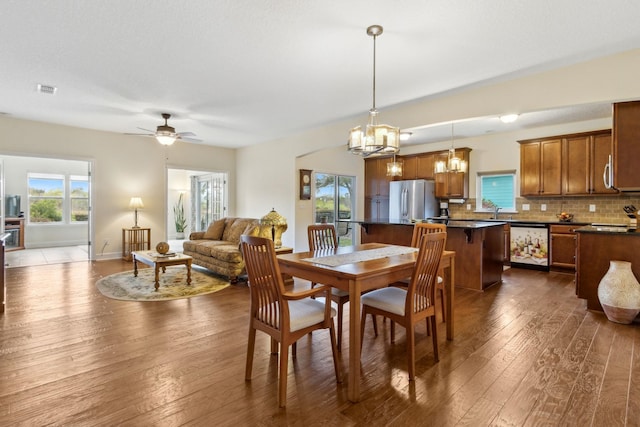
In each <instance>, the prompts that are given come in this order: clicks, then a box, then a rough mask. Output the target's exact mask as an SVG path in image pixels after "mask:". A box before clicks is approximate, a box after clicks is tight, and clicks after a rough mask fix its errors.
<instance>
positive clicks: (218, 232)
mask: <svg viewBox="0 0 640 427" xmlns="http://www.w3.org/2000/svg"><path fill="white" fill-rule="evenodd" d="M223 232H224V218H222V219H219V220H217V221H214V222H212V223H211V225H209V228H207V231H205V233H204V238H205V239H209V240H220V238H221V237H222V233H223Z"/></svg>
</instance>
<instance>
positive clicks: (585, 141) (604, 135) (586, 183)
mask: <svg viewBox="0 0 640 427" xmlns="http://www.w3.org/2000/svg"><path fill="white" fill-rule="evenodd" d="M563 145H564V147H563V148H564V151H563V153H562V156H563V159H562V160H563V166H562V172H563V194H565V195H593V194H616V193H617V191H616V190H614V189H607V188H606V187H605V184H604V180H603V179H602V175H603V173H604V170H605V167H606V165H607V163H608V161H609V156H610V155H611V130H609V129H607V130H602V131H596V132H588V133H580V134H575V135H567V136H565V137H563Z"/></svg>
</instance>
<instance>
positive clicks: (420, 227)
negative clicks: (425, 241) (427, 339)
mask: <svg viewBox="0 0 640 427" xmlns="http://www.w3.org/2000/svg"><path fill="white" fill-rule="evenodd" d="M446 232H447V226H446V225H445V224H431V223H428V222H421V223H417V224H415V225H414V227H413V235H412V236H411V246H412V247H414V248H417V247H418V245H419V244H420V239H421V238H422V236H424V235H425V234H428V233H446ZM436 290H437V291H438V293H439V294H440V308H441V309H442V321H443V322H446V319H447V314H446V311H445V307H446V306H447V294H446V292H445V291H444V279H443V278H442V276H440V275H438V277H437V279H436Z"/></svg>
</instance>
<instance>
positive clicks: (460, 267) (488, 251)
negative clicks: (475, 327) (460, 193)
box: [348, 219, 505, 291]
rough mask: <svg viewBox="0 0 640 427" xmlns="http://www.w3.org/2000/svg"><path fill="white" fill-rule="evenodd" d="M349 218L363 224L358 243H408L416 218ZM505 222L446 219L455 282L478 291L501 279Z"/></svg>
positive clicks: (448, 248) (405, 244)
mask: <svg viewBox="0 0 640 427" xmlns="http://www.w3.org/2000/svg"><path fill="white" fill-rule="evenodd" d="M348 222H352V223H357V224H359V225H360V226H361V227H362V230H361V231H362V232H361V233H360V241H361V243H388V244H393V245H402V246H410V245H411V237H412V235H413V227H414V225H415V222H412V221H406V220H393V219H391V220H373V221H371V220H349V221H348ZM504 224H505V222H499V221H458V220H448V221H446V226H447V245H446V250H448V251H455V253H456V260H457V262H456V267H455V278H456V283H455V285H456V286H460V287H463V288H468V289H474V290H478V291H481V290H484V289H486V288H487V287H489V286H491V285H493V284H496V283H500V282H501V281H502V265H503V254H504Z"/></svg>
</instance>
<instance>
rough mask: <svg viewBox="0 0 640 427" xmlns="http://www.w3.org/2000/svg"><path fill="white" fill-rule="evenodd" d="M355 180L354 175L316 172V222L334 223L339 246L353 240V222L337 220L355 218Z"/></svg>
mask: <svg viewBox="0 0 640 427" xmlns="http://www.w3.org/2000/svg"><path fill="white" fill-rule="evenodd" d="M355 182H356V178H355V177H353V176H343V175H331V174H326V173H316V174H315V193H314V207H315V222H316V223H329V224H334V225H335V227H336V234H337V235H338V245H339V246H350V245H351V244H352V242H353V229H352V227H351V223H348V222H338V221H337V220H338V219H352V218H353V217H352V214H353V212H355V200H356V197H355V196H356V195H355V193H354V192H355ZM336 201H337V202H336Z"/></svg>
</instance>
